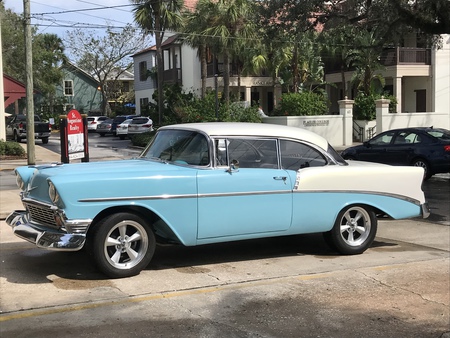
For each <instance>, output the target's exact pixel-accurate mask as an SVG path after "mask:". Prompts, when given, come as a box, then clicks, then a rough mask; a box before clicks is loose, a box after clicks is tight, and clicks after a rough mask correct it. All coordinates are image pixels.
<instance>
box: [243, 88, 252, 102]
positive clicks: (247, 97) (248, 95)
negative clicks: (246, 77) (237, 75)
mask: <svg viewBox="0 0 450 338" xmlns="http://www.w3.org/2000/svg"><path fill="white" fill-rule="evenodd" d="M244 101H247V102H250V105H251V104H252V102H251V101H252V87H245V95H244Z"/></svg>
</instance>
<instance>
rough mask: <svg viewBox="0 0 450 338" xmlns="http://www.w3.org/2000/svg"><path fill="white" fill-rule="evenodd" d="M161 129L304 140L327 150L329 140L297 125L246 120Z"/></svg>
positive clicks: (217, 134) (192, 124)
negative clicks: (288, 125)
mask: <svg viewBox="0 0 450 338" xmlns="http://www.w3.org/2000/svg"><path fill="white" fill-rule="evenodd" d="M160 129H191V130H192V129H194V130H199V131H201V132H203V133H205V134H207V135H210V136H212V137H214V136H260V137H279V138H292V139H297V140H303V141H306V142H310V143H313V144H316V145H317V146H319V147H321V148H322V149H324V150H325V151H326V150H327V148H328V141H327V140H326V139H324V138H323V137H322V136H319V135H317V134H315V133H313V132H311V131H309V130H305V129H302V128H296V127H287V126H282V125H278V124H270V123H244V122H204V123H185V124H176V125H171V126H165V127H161V128H160Z"/></svg>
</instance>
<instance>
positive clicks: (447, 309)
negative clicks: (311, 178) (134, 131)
mask: <svg viewBox="0 0 450 338" xmlns="http://www.w3.org/2000/svg"><path fill="white" fill-rule="evenodd" d="M91 140H92V141H91ZM90 141H91V145H94V144H97V146H96V147H95V152H97V151H98V152H99V153H98V154H96V155H95V156H97V155H98V156H100V157H101V156H102V155H104V154H106V153H108V154H110V153H109V152H110V151H112V152H116V151H115V150H111V149H110V148H108V147H107V146H106V144H110V143H111V144H114V145H115V144H119V143H118V142H125V144H126V142H127V141H120V140H117V139H113V138H112V137H109V138H108V137H106V138H98V139H97V137H95V135H93V136H91V135H90ZM96 142H98V143H96ZM116 142H117V143H116ZM49 146H52V144H51V143H50V144H49ZM91 153H93V151H91ZM11 177H12V175H11ZM2 186H3V184H2ZM424 190H425V193H426V195H427V198H428V199H429V201H430V205H431V208H432V218H435V219H434V220H433V219H432V220H431V221H430V220H429V221H427V222H423V221H421V220H405V221H380V223H379V231H378V236H377V238H376V240H375V242H374V244H373V245H372V247H371V248H370V249H369V250H367V251H366V252H365V253H364V254H362V255H356V256H340V255H337V254H336V253H334V252H332V251H331V250H330V249H329V248H328V247H327V246H326V245H325V242H324V241H323V239H322V237H321V235H317V234H312V235H301V236H290V237H280V238H272V239H260V240H251V241H242V242H235V243H223V244H215V245H206V246H199V247H180V246H160V247H158V248H157V251H156V254H155V257H154V259H153V261H152V262H151V263H150V265H149V266H148V267H147V268H146V269H145V270H144V271H142V272H141V274H140V275H138V276H135V277H131V278H125V279H116V280H111V279H106V278H105V277H104V276H102V275H100V274H99V273H98V272H97V271H96V270H95V269H94V268H93V266H92V264H91V260H90V257H89V256H88V255H87V253H86V252H85V251H81V252H75V253H67V252H50V251H45V250H41V249H38V248H36V247H34V246H33V245H31V244H29V243H27V242H25V241H23V240H20V239H19V238H17V237H15V236H13V235H12V234H11V230H10V229H9V227H8V226H7V225H6V224H5V222H3V221H2V222H0V243H1V245H0V264H1V265H0V267H1V269H0V283H1V284H0V297H1V313H0V336H1V337H15V338H18V337H29V336H33V337H37V338H39V337H109V336H118V337H125V336H126V337H369V338H370V337H421V338H422V337H436V338H438V337H442V338H444V337H445V338H449V337H450V295H449V293H450V291H449V290H450V271H449V268H450V258H449V257H450V243H449V242H450V226H448V225H449V224H446V222H447V223H448V220H449V217H448V205H449V203H450V201H449V195H450V194H449V180H448V178H447V177H445V176H439V177H434V178H432V179H431V180H429V181H427V182H425V183H424ZM441 202H443V203H446V204H444V205H446V206H447V208H446V209H447V213H446V212H445V211H446V210H445V208H444V207H442V206H441V204H440V203H441Z"/></svg>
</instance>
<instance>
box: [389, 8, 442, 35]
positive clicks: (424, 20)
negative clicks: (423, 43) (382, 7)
mask: <svg viewBox="0 0 450 338" xmlns="http://www.w3.org/2000/svg"><path fill="white" fill-rule="evenodd" d="M389 3H390V4H391V5H392V7H393V8H394V9H395V10H397V13H398V17H399V20H401V21H402V22H404V23H405V24H407V25H409V26H411V27H413V28H416V29H420V30H421V31H422V32H425V33H430V34H450V1H448V0H415V1H404V0H389Z"/></svg>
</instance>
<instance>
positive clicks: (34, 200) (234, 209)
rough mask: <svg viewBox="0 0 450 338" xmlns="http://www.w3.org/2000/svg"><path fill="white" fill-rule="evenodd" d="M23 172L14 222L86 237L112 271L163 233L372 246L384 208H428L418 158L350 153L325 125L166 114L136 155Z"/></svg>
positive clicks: (72, 243)
mask: <svg viewBox="0 0 450 338" xmlns="http://www.w3.org/2000/svg"><path fill="white" fill-rule="evenodd" d="M16 174H17V182H18V185H19V187H20V189H21V190H22V193H21V197H22V201H23V205H24V207H25V210H23V211H14V212H13V213H11V215H10V216H9V217H8V218H7V223H8V224H9V225H10V226H11V227H12V228H13V231H14V233H15V234H16V235H17V236H19V237H21V238H23V239H25V240H27V241H29V242H31V243H34V244H36V245H37V246H38V247H41V248H45V249H50V250H69V251H70V250H73V251H75V250H80V249H81V248H82V247H84V246H87V248H88V250H89V252H90V254H91V255H92V257H93V261H94V262H95V264H96V265H97V267H98V269H99V270H100V271H102V272H103V273H104V274H106V275H107V276H109V277H112V278H118V277H127V276H131V275H135V274H138V273H139V272H140V271H141V270H142V269H144V268H145V267H146V266H147V265H148V264H149V262H150V261H151V259H152V256H153V254H154V251H155V248H156V244H157V243H173V244H182V245H186V246H195V245H201V244H211V243H218V242H227V241H237V240H246V239H252V238H263V237H273V236H286V235H295V234H305V233H324V235H325V239H326V241H327V243H329V244H330V245H331V247H332V248H333V249H335V250H336V251H337V252H339V253H341V254H344V255H351V254H360V253H362V252H364V251H365V250H366V249H368V248H369V247H370V245H371V244H372V241H373V240H374V238H375V235H376V232H377V217H380V216H389V217H391V218H394V219H402V218H409V217H418V216H422V217H427V216H428V215H429V212H428V208H427V205H426V201H425V197H424V194H423V191H422V190H421V184H422V177H423V169H422V168H420V167H393V166H388V165H383V164H375V163H368V162H357V161H351V162H349V163H347V162H345V161H344V160H343V159H342V158H341V157H340V156H339V155H338V153H337V152H336V151H335V150H334V149H333V148H332V147H331V146H330V145H329V144H328V142H327V141H326V140H325V139H323V138H322V137H320V136H318V135H316V134H313V133H311V132H308V131H305V130H303V129H300V128H293V127H284V126H278V125H270V124H257V123H254V124H253V123H220V122H218V123H198V124H180V125H173V126H165V127H162V128H160V129H158V131H157V133H156V135H155V136H154V138H153V139H152V141H151V142H150V143H149V145H148V146H147V148H146V149H145V150H144V151H143V153H142V154H141V155H140V157H139V158H136V159H131V160H121V161H108V162H94V163H74V164H59V163H58V164H49V165H41V166H28V167H19V168H17V169H16Z"/></svg>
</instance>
